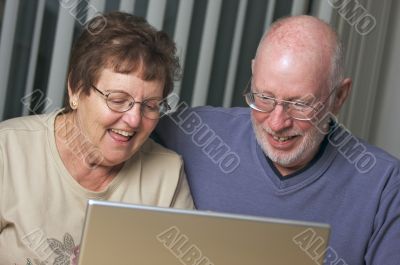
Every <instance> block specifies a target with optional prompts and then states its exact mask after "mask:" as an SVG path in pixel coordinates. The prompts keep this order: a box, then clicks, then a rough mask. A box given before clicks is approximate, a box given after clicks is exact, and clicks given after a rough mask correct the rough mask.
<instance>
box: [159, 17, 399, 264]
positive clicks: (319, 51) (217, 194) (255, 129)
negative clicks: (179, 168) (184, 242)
mask: <svg viewBox="0 0 400 265" xmlns="http://www.w3.org/2000/svg"><path fill="white" fill-rule="evenodd" d="M342 57H343V53H342V48H341V44H340V41H339V39H338V36H337V34H336V33H335V32H334V31H333V30H332V28H331V27H330V26H329V25H327V24H326V23H324V22H322V21H320V20H319V19H317V18H313V17H309V16H298V17H290V18H285V19H282V20H280V21H278V22H276V23H274V24H273V25H272V26H271V28H270V30H269V31H268V32H267V33H266V34H265V36H264V37H263V38H262V40H261V42H260V44H259V47H258V50H257V53H256V56H255V59H254V60H253V61H252V65H251V69H252V77H251V79H250V81H249V83H248V86H247V88H246V91H245V94H244V95H245V100H246V102H247V103H248V105H249V106H250V107H251V108H232V109H223V108H210V107H200V108H194V109H190V108H188V107H187V106H185V104H184V103H181V108H180V109H179V110H178V111H177V112H176V113H175V114H174V115H172V116H170V117H169V118H166V119H164V120H163V121H162V122H161V124H160V125H159V127H158V134H159V137H160V138H161V141H163V142H164V144H165V145H166V146H167V147H169V148H171V149H174V150H176V151H177V152H178V153H180V154H182V156H183V158H184V161H185V168H186V172H187V175H188V178H189V182H190V186H191V190H192V193H193V197H194V200H195V204H196V206H197V208H198V209H204V210H213V211H220V212H230V213H240V214H249V215H257V216H267V217H277V218H288V219H296V220H303V221H315V222H323V223H328V224H330V226H331V237H330V241H329V247H328V249H327V250H326V257H325V264H329V265H330V264H332V265H333V264H336V265H337V264H340V265H343V264H348V265H361V264H374V265H383V264H384V265H389V264H391V265H394V264H399V261H400V251H399V249H398V248H399V246H400V191H399V190H400V175H399V161H398V160H397V159H396V158H394V157H392V156H390V155H388V154H387V153H385V152H384V151H382V150H380V149H378V148H376V147H373V146H371V145H368V144H367V143H365V142H363V141H362V140H359V139H358V138H356V137H354V136H353V135H351V133H350V132H349V131H348V130H347V129H346V128H344V126H343V125H340V124H339V123H338V122H337V120H336V118H335V115H336V114H337V113H338V112H339V110H340V108H341V107H342V105H343V103H344V101H345V100H346V98H347V97H348V95H349V92H350V87H351V80H350V79H349V78H344V76H343V58H342ZM309 247H310V248H311V246H309ZM310 264H311V263H310Z"/></svg>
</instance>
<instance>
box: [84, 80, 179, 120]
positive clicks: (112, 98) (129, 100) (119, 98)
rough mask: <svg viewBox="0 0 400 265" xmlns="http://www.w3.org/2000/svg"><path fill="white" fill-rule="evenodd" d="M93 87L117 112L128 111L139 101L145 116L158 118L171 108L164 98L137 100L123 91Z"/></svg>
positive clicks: (153, 118) (111, 108) (151, 118)
mask: <svg viewBox="0 0 400 265" xmlns="http://www.w3.org/2000/svg"><path fill="white" fill-rule="evenodd" d="M92 87H93V88H94V89H95V90H96V91H97V92H98V93H100V94H101V95H102V96H103V98H104V99H105V100H106V104H107V106H108V108H109V109H110V110H112V111H116V112H121V113H122V112H126V111H128V110H130V109H131V108H133V106H134V105H135V104H136V103H137V104H140V112H141V114H142V116H143V117H145V118H147V119H150V120H157V119H159V118H161V117H162V116H164V115H165V114H167V112H168V111H169V110H170V109H171V107H170V106H169V105H168V103H167V102H166V101H165V100H162V99H156V98H150V99H146V100H144V101H142V102H139V101H136V100H135V99H134V98H133V97H132V96H131V95H129V94H128V93H126V92H123V91H112V92H107V93H104V92H102V91H101V90H99V89H98V88H97V87H95V86H94V85H92Z"/></svg>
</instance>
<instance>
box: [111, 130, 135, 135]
mask: <svg viewBox="0 0 400 265" xmlns="http://www.w3.org/2000/svg"><path fill="white" fill-rule="evenodd" d="M111 131H112V132H115V133H118V134H120V135H122V136H125V137H131V136H132V135H133V132H127V131H123V130H118V129H111Z"/></svg>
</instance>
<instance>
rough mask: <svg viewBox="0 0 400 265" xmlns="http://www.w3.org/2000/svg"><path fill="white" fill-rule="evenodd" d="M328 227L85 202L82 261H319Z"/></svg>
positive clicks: (249, 264)
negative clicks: (86, 203)
mask: <svg viewBox="0 0 400 265" xmlns="http://www.w3.org/2000/svg"><path fill="white" fill-rule="evenodd" d="M328 235H329V226H327V225H324V224H319V223H306V222H297V221H290V220H281V219H268V218H256V217H250V216H243V215H232V214H220V213H214V212H204V211H188V210H177V209H169V208H157V207H148V206H138V205H132V204H123V203H112V202H102V201H93V200H91V201H89V203H88V208H87V213H86V221H85V226H84V231H83V235H82V241H81V250H80V257H79V264H80V265H92V264H96V265H100V264H104V265H110V264H113V265H128V264H139V265H178V264H179V265H182V264H184V265H210V264H214V265H220V264H221V265H261V264H271V265H292V264H296V265H309V264H322V261H323V255H324V252H325V249H326V246H327V242H328Z"/></svg>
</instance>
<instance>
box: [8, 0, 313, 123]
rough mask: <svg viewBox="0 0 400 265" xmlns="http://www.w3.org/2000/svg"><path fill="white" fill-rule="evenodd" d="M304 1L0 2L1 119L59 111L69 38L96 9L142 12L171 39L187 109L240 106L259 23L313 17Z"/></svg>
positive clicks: (178, 89)
mask: <svg viewBox="0 0 400 265" xmlns="http://www.w3.org/2000/svg"><path fill="white" fill-rule="evenodd" d="M319 9H320V4H319V3H316V1H315V2H314V1H311V0H308V1H307V0H296V1H293V0H280V1H275V0H269V1H266V0H58V1H55V0H0V23H1V24H0V27H1V32H0V33H1V37H0V119H1V120H5V119H9V118H12V117H17V116H21V115H28V114H38V113H43V112H49V111H52V110H55V109H58V108H60V107H61V106H62V105H63V100H64V97H65V93H66V86H65V84H66V76H67V66H68V61H69V56H70V50H71V46H72V43H73V41H74V40H75V39H76V37H77V36H78V34H79V32H80V30H81V28H82V25H83V24H84V23H85V22H86V21H87V20H88V19H90V18H91V17H93V16H94V15H96V13H97V12H108V11H113V10H120V11H124V12H128V13H132V14H135V15H139V16H143V17H145V18H146V19H147V20H148V21H149V22H150V23H151V24H152V25H153V26H155V27H156V28H158V29H162V30H164V31H166V32H167V33H168V34H169V35H170V36H171V37H172V38H173V39H174V40H175V41H176V43H177V47H178V54H179V57H180V60H181V65H182V67H183V69H182V79H181V80H180V81H177V82H176V84H175V89H174V92H175V93H177V94H179V96H180V97H181V100H184V101H185V102H186V103H187V104H189V105H192V106H197V105H205V104H207V105H213V106H225V107H230V106H242V105H243V99H242V91H243V88H244V87H245V85H246V83H247V81H248V79H249V78H250V75H251V69H250V64H251V59H252V58H253V56H254V54H255V51H256V48H257V44H258V41H259V40H260V38H261V36H262V34H263V32H264V30H265V29H266V27H268V26H269V25H270V23H271V22H272V21H274V20H276V19H278V18H280V17H282V16H287V15H291V14H315V13H318V12H320V11H319Z"/></svg>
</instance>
